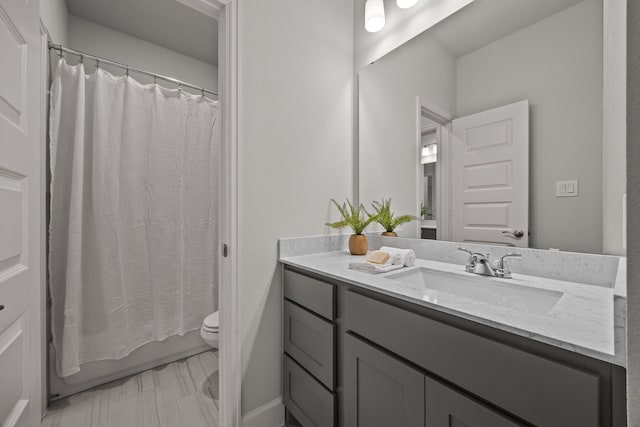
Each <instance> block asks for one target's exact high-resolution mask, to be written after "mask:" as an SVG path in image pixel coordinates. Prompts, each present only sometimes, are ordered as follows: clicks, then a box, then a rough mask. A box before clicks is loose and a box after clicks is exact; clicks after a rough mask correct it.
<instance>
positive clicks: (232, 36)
mask: <svg viewBox="0 0 640 427" xmlns="http://www.w3.org/2000/svg"><path fill="white" fill-rule="evenodd" d="M202 1H203V2H205V3H207V7H209V8H211V10H212V11H213V13H216V11H217V14H218V24H219V30H218V39H219V41H218V47H219V52H220V54H219V60H220V61H219V62H220V63H219V66H218V68H219V89H218V90H219V93H220V95H219V100H220V103H221V124H222V126H221V134H220V137H221V149H222V150H221V151H222V154H221V167H220V175H219V178H220V184H219V185H220V187H219V190H220V193H219V194H220V196H221V197H220V207H219V216H220V221H219V226H218V227H219V228H218V232H219V236H220V239H219V240H220V243H221V247H220V250H219V255H218V266H219V268H218V284H219V285H218V286H219V290H218V292H219V298H218V300H219V307H220V348H219V352H218V358H219V368H218V371H219V392H220V404H219V410H220V418H219V420H220V425H221V426H225V427H240V425H241V422H242V410H241V386H242V365H241V360H242V357H241V341H240V322H239V298H238V291H237V289H238V287H237V281H238V256H237V255H238V252H237V247H238V245H237V242H238V198H237V194H238V191H237V190H238V1H237V0H202ZM49 38H50V37H49V35H48V33H47V32H46V28H45V27H44V25H42V23H41V40H40V44H41V49H42V52H41V58H42V61H43V65H42V70H41V73H42V79H41V84H42V87H41V117H40V122H41V124H42V131H41V137H40V139H41V144H40V147H41V148H40V151H41V152H40V170H41V171H42V172H44V173H42V177H41V180H42V183H41V184H42V192H41V195H40V197H41V202H42V209H41V212H40V213H41V220H40V221H41V226H42V227H43V228H42V230H43V233H42V239H41V240H42V241H41V247H40V250H41V254H42V263H41V266H42V272H41V284H40V290H41V291H42V292H41V295H40V298H39V301H38V306H39V308H40V309H41V312H43V313H44V311H43V310H44V308H45V307H46V286H47V282H46V271H47V270H46V257H45V256H44V255H45V252H46V247H45V245H46V243H45V240H44V230H46V194H47V193H46V192H47V189H46V184H45V182H46V171H45V168H46V150H45V147H46V146H47V128H48V126H47V123H48V114H47V112H48V108H47V93H48V87H49V68H48V63H49V61H48V55H49V49H48V41H49ZM222 244H226V246H227V247H228V256H227V257H224V256H223V254H222V252H223V250H222ZM42 317H43V319H42V321H41V322H40V323H39V327H42V331H41V336H40V337H39V342H40V343H41V345H42V348H41V349H40V351H38V352H35V354H39V356H40V358H41V359H40V364H41V370H42V373H43V375H44V377H43V378H46V377H47V375H46V372H47V369H48V364H47V358H48V356H47V349H48V343H47V333H46V332H45V331H46V330H47V329H46V327H44V325H46V323H45V322H46V319H44V317H46V316H42ZM41 396H42V405H41V413H42V415H44V414H45V413H46V408H47V402H48V386H47V385H45V384H43V387H42V395H41Z"/></svg>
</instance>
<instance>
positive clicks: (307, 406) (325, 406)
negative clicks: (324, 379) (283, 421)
mask: <svg viewBox="0 0 640 427" xmlns="http://www.w3.org/2000/svg"><path fill="white" fill-rule="evenodd" d="M283 359H284V361H283V375H284V385H283V388H284V404H285V406H286V407H287V410H288V411H289V412H291V413H292V414H293V416H294V417H296V419H297V420H298V421H300V422H301V423H302V425H303V426H315V427H333V426H335V425H336V398H335V395H334V394H333V393H332V392H330V391H329V390H327V389H326V388H324V387H323V386H322V385H321V384H320V383H319V382H318V381H316V380H315V379H314V378H313V377H312V376H311V375H309V374H308V373H307V372H305V370H304V369H302V368H301V367H300V366H298V365H297V364H296V362H294V361H293V360H292V359H291V358H290V357H289V356H287V355H286V354H285V355H284V358H283Z"/></svg>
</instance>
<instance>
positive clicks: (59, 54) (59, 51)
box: [58, 47, 62, 59]
mask: <svg viewBox="0 0 640 427" xmlns="http://www.w3.org/2000/svg"><path fill="white" fill-rule="evenodd" d="M58 58H60V59H62V47H60V48H59V49H58Z"/></svg>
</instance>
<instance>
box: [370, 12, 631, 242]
mask: <svg viewBox="0 0 640 427" xmlns="http://www.w3.org/2000/svg"><path fill="white" fill-rule="evenodd" d="M603 1H604V2H605V5H606V4H607V2H610V1H611V0H581V1H580V0H558V1H554V2H539V1H537V0H523V1H519V2H513V1H510V0H509V1H507V0H477V1H475V2H473V3H472V4H470V5H469V6H467V7H465V8H464V9H462V10H461V11H459V12H457V13H456V14H454V15H452V16H450V17H449V18H447V19H445V20H444V21H442V22H440V23H439V24H437V25H435V26H434V27H432V28H431V29H429V30H428V31H425V32H423V33H422V34H420V35H419V36H417V37H415V38H414V39H412V40H410V41H408V42H407V43H405V44H404V45H402V46H400V47H398V48H397V49H395V50H394V51H392V52H390V53H389V54H387V55H386V56H384V57H382V58H381V59H379V60H378V61H376V62H374V63H372V64H370V65H368V66H366V67H364V68H362V69H361V70H359V73H358V79H359V81H358V87H359V108H358V114H359V118H358V120H359V153H358V154H359V156H358V161H359V173H360V176H359V183H360V186H359V197H360V201H362V202H363V203H365V204H366V203H368V202H369V201H370V200H378V199H380V198H382V197H391V198H393V201H394V205H395V208H396V209H397V210H398V211H403V212H405V211H406V212H415V214H416V216H422V219H423V220H422V221H421V222H416V223H415V224H410V225H407V226H404V227H403V228H402V229H401V230H399V234H400V235H401V236H404V237H417V238H419V237H427V238H437V239H442V240H456V241H469V242H483V243H491V244H501V245H510V246H520V247H527V246H529V247H537V248H546V249H548V248H559V249H561V250H571V251H578V252H594V253H602V251H603V231H602V230H603V221H605V220H606V219H603V151H604V150H608V149H609V145H610V144H613V143H617V142H616V141H613V140H612V138H603V89H602V88H603V84H605V83H606V82H604V79H603V67H604V63H603V31H604V30H603ZM605 9H606V8H605ZM605 101H606V100H605ZM605 110H606V109H605ZM425 111H428V112H430V113H431V114H430V115H428V117H429V118H427V117H425V114H424V112H425ZM434 118H437V119H441V120H433V119H434ZM430 128H431V129H432V130H431V131H430V132H429V129H430ZM434 143H435V144H436V145H432V144H434ZM622 144H624V141H623V142H622ZM430 147H434V148H435V147H437V160H436V161H435V162H431V161H428V162H427V161H425V160H426V159H428V158H429V156H430V155H431V154H430V153H431V150H432V148H430ZM416 148H417V149H416ZM433 151H434V152H435V150H433ZM615 161H616V162H618V165H619V166H620V167H619V168H618V169H619V170H616V171H614V172H615V173H619V174H622V176H624V162H625V159H624V157H622V158H619V159H616V160H615ZM607 174H610V171H608V172H607ZM623 179H624V178H623ZM566 180H576V181H578V182H579V192H576V193H575V194H567V193H566V191H565V192H564V193H562V194H561V193H560V191H559V185H557V183H558V181H566ZM618 190H619V191H620V193H619V194H618V193H616V195H615V197H616V198H620V202H622V192H624V189H623V188H622V189H618ZM423 208H424V209H423ZM425 210H426V212H425ZM421 214H422V215H421ZM427 221H429V222H427ZM609 221H610V222H613V223H614V225H616V224H617V223H620V221H619V220H615V221H611V220H609ZM619 227H621V225H619ZM425 229H426V230H433V231H428V232H425ZM518 236H522V237H518Z"/></svg>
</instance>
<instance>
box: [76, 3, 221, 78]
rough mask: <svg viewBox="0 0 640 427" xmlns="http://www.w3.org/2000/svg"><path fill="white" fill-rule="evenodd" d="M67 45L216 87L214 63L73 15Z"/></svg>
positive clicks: (88, 63)
mask: <svg viewBox="0 0 640 427" xmlns="http://www.w3.org/2000/svg"><path fill="white" fill-rule="evenodd" d="M69 47H70V48H72V49H76V50H81V51H84V52H87V53H91V54H94V55H98V56H102V57H104V58H107V59H111V60H114V61H117V62H121V63H124V64H127V65H131V66H133V67H137V68H141V69H143V70H147V71H151V72H153V73H157V74H162V75H165V76H170V77H174V78H176V79H179V80H183V81H185V82H187V83H191V84H194V85H196V86H204V87H206V88H208V89H213V90H217V88H218V67H216V66H215V65H211V64H207V63H206V62H203V61H199V60H197V59H195V58H192V57H190V56H187V55H183V54H181V53H178V52H175V51H173V50H169V49H166V48H164V47H161V46H158V45H155V44H153V43H149V42H146V41H144V40H141V39H138V38H136V37H133V36H130V35H128V34H125V33H121V32H119V31H116V30H112V29H111V28H108V27H104V26H102V25H99V24H96V23H95V22H92V21H88V20H86V19H83V18H80V17H78V16H75V15H69ZM93 65H94V64H93V63H92V62H91V61H86V63H85V66H86V67H88V69H90V68H91V67H93ZM101 67H102V68H104V69H107V70H110V71H112V72H114V73H115V74H118V75H121V74H123V70H122V69H118V68H111V67H109V66H108V65H106V64H101ZM131 77H133V78H135V79H136V80H138V81H140V82H142V83H150V82H152V81H153V79H152V78H151V77H147V76H144V75H140V74H136V73H132V74H131ZM158 83H159V84H163V85H166V86H167V87H174V85H172V84H171V83H163V82H162V81H161V80H159V81H158ZM185 90H187V89H185Z"/></svg>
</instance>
